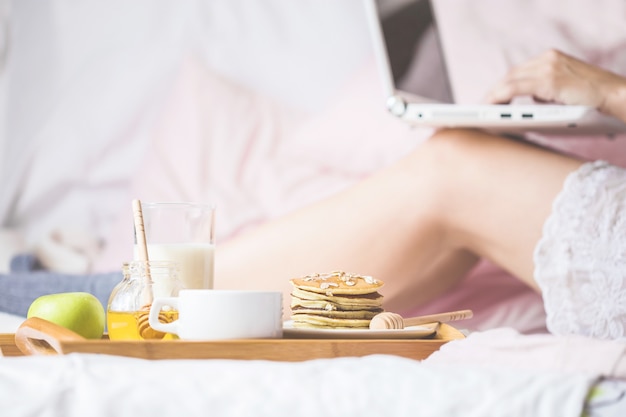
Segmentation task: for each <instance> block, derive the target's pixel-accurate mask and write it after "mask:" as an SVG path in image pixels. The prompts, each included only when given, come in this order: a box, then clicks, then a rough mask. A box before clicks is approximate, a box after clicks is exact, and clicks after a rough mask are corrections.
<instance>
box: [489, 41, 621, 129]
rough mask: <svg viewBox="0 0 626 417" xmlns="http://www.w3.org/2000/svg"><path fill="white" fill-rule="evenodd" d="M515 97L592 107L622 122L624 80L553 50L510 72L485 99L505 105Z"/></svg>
mask: <svg viewBox="0 0 626 417" xmlns="http://www.w3.org/2000/svg"><path fill="white" fill-rule="evenodd" d="M515 96H532V97H533V98H535V99H536V100H539V101H546V102H555V103H560V104H573V105H586V106H592V107H595V108H597V109H598V110H600V111H602V112H604V113H607V114H610V115H613V116H615V117H618V118H620V119H622V120H624V121H626V78H624V77H621V76H619V75H617V74H614V73H612V72H609V71H606V70H603V69H601V68H599V67H596V66H593V65H590V64H587V63H585V62H583V61H580V60H578V59H576V58H573V57H571V56H569V55H566V54H564V53H563V52H560V51H557V50H549V51H547V52H544V53H543V54H541V55H540V56H538V57H537V58H535V59H532V60H530V61H528V62H526V63H525V64H522V65H520V66H518V67H515V68H513V69H511V70H510V71H509V73H508V74H507V76H506V77H505V78H504V79H503V80H502V81H501V82H500V83H499V84H498V85H496V86H495V88H493V89H492V90H491V92H490V93H489V95H488V97H487V99H488V101H489V102H491V103H509V102H510V101H511V100H512V99H513V97H515Z"/></svg>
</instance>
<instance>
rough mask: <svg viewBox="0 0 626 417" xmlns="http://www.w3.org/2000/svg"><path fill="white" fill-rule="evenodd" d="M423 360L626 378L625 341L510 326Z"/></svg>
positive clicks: (457, 342)
mask: <svg viewBox="0 0 626 417" xmlns="http://www.w3.org/2000/svg"><path fill="white" fill-rule="evenodd" d="M426 362H428V363H430V364H446V365H468V364H474V365H479V366H486V367H494V368H501V367H507V368H511V369H518V370H521V371H524V370H532V371H556V372H583V373H588V374H592V375H600V376H602V377H612V378H620V379H626V340H612V341H610V340H600V339H592V338H589V337H584V336H578V335H567V336H554V335H551V334H536V335H523V334H520V333H519V332H518V331H516V330H514V329H512V328H498V329H493V330H487V331H483V332H475V333H472V334H470V335H469V336H468V337H467V338H465V339H461V340H455V341H452V342H449V343H446V344H445V345H443V346H442V347H441V348H440V349H439V350H438V351H437V352H435V353H433V354H432V355H430V356H429V357H428V359H426Z"/></svg>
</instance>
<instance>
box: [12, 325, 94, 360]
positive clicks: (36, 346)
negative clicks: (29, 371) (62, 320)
mask: <svg viewBox="0 0 626 417" xmlns="http://www.w3.org/2000/svg"><path fill="white" fill-rule="evenodd" d="M79 340H86V339H85V338H84V337H82V336H81V335H79V334H77V333H75V332H73V331H71V330H69V329H66V328H65V327H62V326H59V325H58V324H54V323H52V322H50V321H48V320H44V319H40V318H39V317H31V318H28V319H26V320H24V323H22V324H21V325H20V327H19V328H18V329H17V331H16V332H15V345H16V346H17V348H18V349H19V350H20V351H21V352H22V353H23V354H24V355H57V354H62V353H63V349H62V348H61V342H63V341H79Z"/></svg>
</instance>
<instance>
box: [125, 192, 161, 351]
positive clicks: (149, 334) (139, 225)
mask: <svg viewBox="0 0 626 417" xmlns="http://www.w3.org/2000/svg"><path fill="white" fill-rule="evenodd" d="M133 220H134V223H135V237H136V239H137V249H138V252H139V259H140V260H142V261H145V262H146V279H147V280H148V281H152V276H151V275H150V262H149V260H150V259H149V258H148V244H147V243H146V229H145V227H144V224H143V211H142V210H141V201H139V200H133ZM148 284H151V282H148ZM143 311H145V314H144V313H143ZM149 313H150V304H148V305H145V306H143V307H142V308H141V312H140V314H139V317H137V331H138V332H139V336H141V337H142V338H143V339H162V338H163V337H164V336H165V333H162V332H158V331H156V330H154V329H153V328H152V327H150V324H148V315H149ZM161 318H162V315H161V314H159V319H161ZM163 318H164V319H165V321H166V322H169V320H167V317H166V316H165V315H163Z"/></svg>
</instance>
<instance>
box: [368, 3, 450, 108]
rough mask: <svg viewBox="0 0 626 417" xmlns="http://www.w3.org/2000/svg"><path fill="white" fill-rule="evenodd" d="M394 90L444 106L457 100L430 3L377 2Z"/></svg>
mask: <svg viewBox="0 0 626 417" xmlns="http://www.w3.org/2000/svg"><path fill="white" fill-rule="evenodd" d="M377 6H378V17H379V19H380V23H381V28H382V32H383V37H384V39H385V44H386V48H387V54H388V58H389V63H390V65H391V71H392V74H393V78H394V84H395V88H396V89H397V90H400V91H402V92H405V93H409V94H411V95H415V96H418V97H423V98H427V99H432V100H434V101H437V102H441V103H452V102H453V101H454V99H453V94H452V89H451V87H450V82H449V80H448V76H447V72H446V66H445V62H444V59H443V51H442V47H441V42H440V39H439V34H438V31H437V27H436V24H435V19H434V13H433V10H432V7H431V4H430V1H429V0H377Z"/></svg>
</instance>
